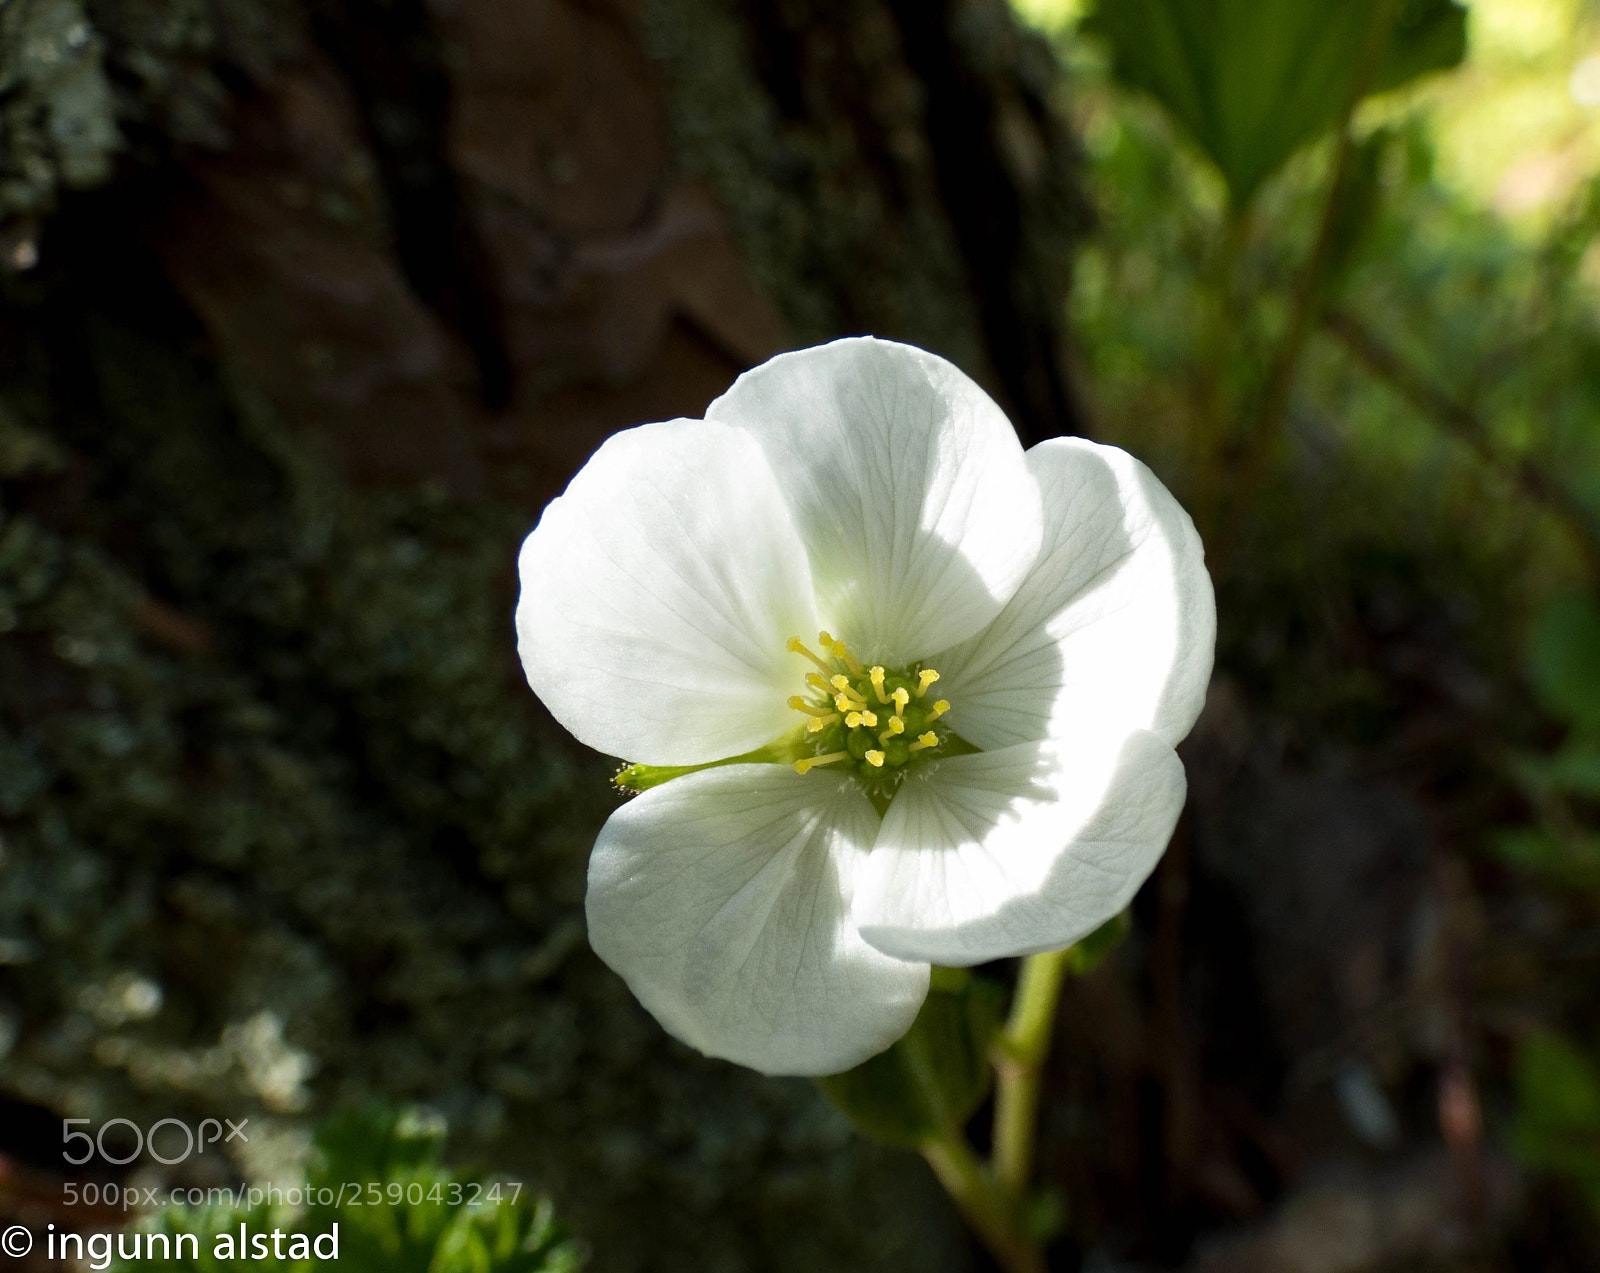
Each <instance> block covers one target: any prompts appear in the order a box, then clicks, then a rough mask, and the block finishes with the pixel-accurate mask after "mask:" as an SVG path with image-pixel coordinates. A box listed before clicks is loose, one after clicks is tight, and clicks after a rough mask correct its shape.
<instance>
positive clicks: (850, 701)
mask: <svg viewBox="0 0 1600 1273" xmlns="http://www.w3.org/2000/svg"><path fill="white" fill-rule="evenodd" d="M833 705H834V706H835V707H837V708H838V709H839V710H840V711H841V712H853V711H855V710H856V708H858V707H860V706H861V705H862V704H861V700H860V699H855V698H846V697H845V696H844V695H843V694H835V695H834V696H833Z"/></svg>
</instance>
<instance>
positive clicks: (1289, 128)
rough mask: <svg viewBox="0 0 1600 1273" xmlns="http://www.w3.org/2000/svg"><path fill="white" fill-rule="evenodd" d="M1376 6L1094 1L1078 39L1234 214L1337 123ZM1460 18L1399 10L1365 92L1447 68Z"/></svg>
mask: <svg viewBox="0 0 1600 1273" xmlns="http://www.w3.org/2000/svg"><path fill="white" fill-rule="evenodd" d="M1380 2H1382V0H1100V4H1099V7H1098V8H1097V9H1096V11H1095V12H1094V13H1093V14H1092V15H1091V16H1090V18H1089V20H1088V21H1087V22H1086V23H1085V24H1084V28H1083V29H1084V30H1085V31H1087V32H1090V33H1092V34H1094V35H1097V36H1099V37H1100V38H1102V39H1103V40H1105V41H1106V43H1107V44H1108V45H1109V46H1110V49H1111V59H1112V69H1113V72H1114V73H1115V75H1116V76H1117V78H1118V79H1120V80H1121V81H1122V82H1123V83H1124V84H1127V85H1129V86H1130V87H1133V88H1137V89H1142V90H1143V91H1145V92H1147V93H1149V94H1150V95H1151V96H1152V97H1154V98H1155V99H1156V100H1157V101H1159V102H1160V103H1161V104H1162V105H1163V106H1165V107H1166V108H1167V109H1168V110H1169V111H1171V112H1172V114H1173V115H1174V116H1176V117H1177V119H1178V121H1179V122H1180V123H1181V124H1182V125H1183V127H1184V128H1185V129H1186V130H1187V131H1188V132H1189V134H1190V135H1191V136H1192V137H1193V138H1194V140H1195V141H1196V143H1198V145H1199V147H1200V149H1201V150H1203V151H1204V152H1205V153H1206V155H1207V156H1209V157H1210V158H1211V160H1212V161H1213V162H1214V163H1215V164H1216V165H1217V167H1218V168H1219V169H1221V171H1222V176H1223V180H1224V181H1226V182H1227V185H1228V190H1229V192H1230V193H1231V195H1232V197H1233V201H1234V206H1235V207H1238V208H1242V207H1243V206H1244V205H1245V204H1246V203H1247V202H1249V199H1250V197H1251V195H1253V194H1254V193H1255V191H1256V189H1257V187H1259V186H1260V184H1261V183H1262V182H1263V181H1264V180H1266V178H1267V177H1269V176H1271V175H1272V174H1273V173H1274V172H1276V171H1277V170H1278V169H1279V168H1280V167H1281V166H1282V165H1283V164H1284V162H1285V161H1286V160H1287V159H1288V158H1289V156H1290V155H1292V154H1293V153H1294V152H1295V151H1296V150H1298V149H1299V148H1300V147H1301V146H1303V145H1305V144H1306V143H1307V142H1310V141H1313V140H1315V139H1316V138H1317V137H1319V136H1320V135H1321V134H1322V133H1323V132H1325V131H1326V130H1327V129H1328V128H1330V127H1332V126H1333V125H1334V124H1335V123H1336V122H1337V121H1338V119H1339V118H1340V116H1341V114H1342V113H1343V111H1344V108H1345V105H1346V103H1347V102H1348V100H1349V98H1350V95H1351V94H1352V92H1354V90H1355V81H1356V76H1357V74H1358V69H1359V63H1360V61H1361V56H1362V49H1363V45H1364V42H1365V39H1366V33H1367V26H1368V23H1369V21H1370V20H1371V18H1372V14H1373V10H1374V6H1375V5H1376V4H1378V3H1380ZM1465 52H1466V13H1465V11H1464V10H1463V9H1462V8H1461V7H1460V6H1459V5H1457V4H1456V3H1454V0H1405V2H1404V3H1402V4H1401V5H1400V8H1399V12H1398V14H1397V16H1396V18H1395V21H1394V26H1393V28H1392V32H1391V35H1390V38H1389V41H1388V46H1387V51H1386V55H1385V56H1384V58H1383V61H1382V62H1381V63H1380V65H1379V67H1378V69H1377V73H1376V74H1375V75H1374V76H1373V77H1372V79H1371V82H1370V85H1369V91H1371V92H1380V91H1383V90H1386V89H1390V88H1396V87H1398V86H1399V85H1401V84H1404V83H1406V82H1407V81H1408V80H1411V79H1414V78H1416V77H1417V76H1418V75H1422V74H1424V73H1426V72H1428V71H1436V70H1443V69H1446V68H1448V67H1452V66H1455V65H1457V64H1458V63H1459V62H1460V61H1461V59H1462V57H1463V56H1464V55H1465Z"/></svg>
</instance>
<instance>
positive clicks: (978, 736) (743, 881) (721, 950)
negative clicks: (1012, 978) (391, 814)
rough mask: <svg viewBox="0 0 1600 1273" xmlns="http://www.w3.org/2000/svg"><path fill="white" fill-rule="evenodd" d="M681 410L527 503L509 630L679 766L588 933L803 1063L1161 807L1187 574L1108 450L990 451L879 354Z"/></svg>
mask: <svg viewBox="0 0 1600 1273" xmlns="http://www.w3.org/2000/svg"><path fill="white" fill-rule="evenodd" d="M706 414H707V418H706V419H705V420H672V421H668V422H666V423H664V424H648V425H644V426H642V427H640V428H637V429H630V430H628V431H627V432H624V433H620V434H618V435H616V436H615V437H613V438H611V439H610V440H609V441H608V442H606V444H605V445H604V446H602V447H601V448H600V449H599V451H597V452H596V453H595V455H594V457H593V458H592V459H591V460H590V461H589V463H588V464H587V465H585V466H584V468H583V470H582V472H580V473H579V474H578V475H577V477H575V478H574V479H573V480H572V484H571V485H570V486H569V487H568V488H567V491H566V493H565V494H564V495H562V496H561V497H560V498H559V499H557V500H555V501H553V502H552V503H551V504H550V505H549V507H548V508H546V509H545V511H544V515H543V517H542V518H541V519H540V521H539V525H538V527H537V528H536V529H535V530H534V532H533V533H532V534H531V535H529V536H528V539H527V542H526V543H525V544H524V545H523V547H522V555H521V561H520V569H521V577H522V595H521V599H520V601H519V603H518V606H517V635H518V647H519V650H520V653H521V656H522V661H523V666H524V667H525V669H526V671H527V674H528V680H529V682H530V683H531V685H532V686H533V688H534V690H535V691H536V692H537V693H538V695H539V697H540V698H541V699H543V700H544V703H545V705H546V706H547V707H548V708H549V709H550V711H551V712H552V713H553V714H554V715H555V717H556V719H557V720H559V721H560V722H561V723H562V724H563V725H565V726H566V727H567V728H568V729H570V730H571V731H572V732H573V733H574V734H575V735H577V737H578V738H580V739H581V740H582V741H584V742H585V743H587V744H589V745H590V746H591V747H594V748H597V749H598V750H600V751H603V752H607V753H609V754H611V755H615V756H622V757H627V758H628V759H630V760H633V761H637V762H642V763H643V764H645V765H650V766H707V767H704V768H698V769H695V770H693V771H692V772H688V773H686V774H685V775H684V776H681V777H676V778H673V779H672V780H671V781H669V782H665V783H663V784H662V785H659V786H654V787H651V788H650V789H649V790H646V791H644V792H643V794H641V795H639V796H637V797H636V798H634V799H632V800H630V801H629V802H628V803H626V804H624V805H622V806H621V807H620V808H619V809H618V810H617V811H616V812H615V813H614V814H612V816H611V818H610V820H609V821H608V822H607V823H606V825H605V828H604V829H603V830H602V831H601V833H600V837H599V840H598V842H597V843H596V845H595V849H594V855H593V857H592V859H591V861H590V866H589V891H588V920H589V939H590V942H591V943H592V945H593V946H594V949H595V950H596V951H597V952H598V953H599V955H600V957H601V958H602V959H604V960H605V961H606V962H607V963H608V964H610V965H611V967H613V968H614V969H616V971H617V972H619V973H620V974H621V975H622V976H623V977H624V979H626V981H627V983H628V985H629V986H630V987H631V988H632V990H633V992H634V993H635V994H636V995H637V996H638V997H639V999H640V1001H641V1002H642V1003H643V1004H644V1005H645V1007H646V1008H648V1009H649V1010H650V1011H651V1012H652V1013H653V1014H654V1015H655V1017H656V1018H657V1020H659V1021H660V1022H661V1023H662V1025H664V1026H665V1027H666V1028H667V1029H668V1030H669V1031H671V1032H672V1033H673V1034H675V1035H676V1036H677V1037H678V1038H680V1039H682V1040H683V1041H685V1042H686V1043H689V1044H690V1045H692V1046H693V1047H696V1048H698V1049H700V1050H701V1051H702V1052H705V1053H708V1054H710V1055H713V1056H720V1057H726V1058H728V1059H730V1060H733V1061H737V1062H739V1063H740V1064H743V1065H747V1066H751V1067H753V1068H755V1069H758V1070H762V1071H765V1072H767V1073H774V1074H829V1073H835V1072H838V1071H841V1070H845V1069H848V1068H849V1067H850V1066H852V1065H855V1064H857V1063H859V1062H860V1061H862V1060H864V1059H866V1058H867V1057H869V1056H871V1055H873V1054H874V1053H876V1052H879V1051H881V1050H882V1049H883V1048H885V1047H887V1046H888V1045H889V1044H890V1043H892V1042H893V1041H894V1040H895V1039H897V1038H898V1037H899V1036H900V1035H901V1034H903V1033H904V1032H905V1030H906V1029H907V1028H909V1026H910V1025H911V1022H912V1020H913V1019H914V1018H915V1016H916V1013H917V1009H918V1007H919V1006H920V1005H921V1003H922V1000H923V997H924V995H925V994H926V991H927V986H928V975H929V964H930V963H939V964H948V965H966V964H975V963H979V962H982V961H985V960H990V959H996V958H999V957H1002V956H1007V955H1018V954H1027V953H1032V952H1036V951H1042V950H1052V949H1059V948H1061V947H1064V946H1066V945H1068V944H1070V943H1071V942H1073V941H1075V940H1077V939H1078V938H1080V937H1082V936H1084V935H1085V934H1086V933H1088V932H1090V931H1091V930H1093V929H1094V928H1095V927H1097V926H1098V925H1099V924H1101V923H1102V922H1104V921H1105V920H1106V919H1108V918H1110V917H1111V916H1112V915H1114V914H1116V913H1117V912H1118V911H1119V910H1120V909H1121V908H1122V907H1123V906H1125V905H1126V904H1127V903H1128V901H1129V900H1130V898H1131V897H1132V896H1133V893H1134V891H1135V890H1136V889H1137V888H1138V886H1139V885H1140V883H1141V882H1143V880H1144V879H1145V878H1146V876H1148V875H1149V873H1150V871H1151V870H1152V869H1153V867H1154V866H1155V863H1156V861H1157V859H1158V858H1159V857H1160V855H1161V852H1162V850H1163V848H1164V847H1165V845H1166V842H1167V839H1168V837H1169V836H1170V834H1171V832H1172V827H1173V823H1174V822H1175V820H1176V818H1177V816H1178V813H1179V810H1180V808H1181V807H1182V804H1183V798H1184V776H1183V768H1182V765H1181V764H1180V762H1179V761H1178V758H1177V756H1176V754H1175V753H1174V752H1173V746H1174V744H1176V743H1177V742H1178V741H1179V740H1180V739H1181V738H1182V737H1183V736H1184V735H1185V734H1186V733H1187V732H1188V730H1189V728H1190V726H1191V725H1192V724H1193V723H1194V719H1195V717H1196V716H1197V715H1198V713H1199V711H1200V707H1201V704H1202V703H1203V701H1204V698H1205V691H1206V683H1207V680H1208V679H1209V676H1210V672H1211V656H1212V645H1213V638H1214V633H1215V613H1214V609H1213V602H1212V594H1211V582H1210V579H1209V577H1208V576H1207V574H1206V571H1205V566H1204V564H1203V560H1202V553H1201V547H1200V541H1199V537H1198V536H1197V535H1196V534H1195V530H1194V527H1193V525H1192V524H1191V523H1190V521H1189V518H1188V516H1187V515H1186V514H1185V513H1184V511H1183V510H1182V509H1181V508H1180V507H1179V506H1178V504H1177V503H1176V501H1174V500H1173V498H1172V496H1171V495H1169V494H1168V493H1167V491H1166V489H1165V488H1164V487H1163V486H1162V485H1161V483H1160V482H1158V481H1157V480H1156V478H1155V477H1154V476H1153V475H1152V474H1151V473H1150V471H1149V470H1148V469H1146V468H1145V467H1144V466H1143V465H1142V464H1140V463H1139V462H1138V461H1137V460H1135V459H1133V458H1132V457H1130V456H1128V455H1127V454H1125V453H1123V452H1122V451H1118V450H1116V449H1114V448H1111V447H1105V446H1097V445H1095V444H1094V443H1091V442H1086V441H1082V440H1080V439H1076V438H1060V439H1052V440H1051V441H1048V442H1043V443H1040V444H1039V445H1038V446H1036V447H1034V448H1033V449H1032V450H1030V451H1028V452H1027V453H1026V454H1024V453H1023V451H1022V448H1021V447H1020V446H1019V445H1018V443H1017V440H1016V435H1015V433H1014V432H1013V431H1012V428H1011V426H1010V424H1009V423H1008V422H1007V421H1006V418H1005V416H1004V415H1003V414H1002V413H1001V412H1000V409H999V408H998V407H996V406H995V404H994V403H993V402H992V401H991V400H990V399H989V397H988V396H987V395H986V394H985V393H984V392H983V391H982V390H981V389H979V388H978V386H977V385H975V384H974V383H973V382H972V381H971V380H969V379H968V378H967V377H966V376H965V375H963V374H962V373H961V372H960V371H958V370H957V369H956V368H955V367H954V366H952V365H951V364H950V363H948V362H945V361H944V360H943V359H940V358H937V357H935V356H933V355H932V354H928V353H924V352H922V351H921V350H918V349H913V348H910V347H909V346H905V345H897V344H891V343H888V342H885V341H880V340H873V339H870V338H863V339H851V340H840V341H836V342H834V343H833V344H829V345H823V346H820V347H818V348H815V349H807V350H802V351H800V352H798V353H791V354H784V355H782V356H780V357H778V358H774V359H773V360H772V361H770V362H768V363H766V364H764V365H763V366H760V367H757V368H756V369H755V370H753V371H750V372H747V373H746V374H745V375H743V376H741V377H740V378H739V380H738V381H737V382H736V383H735V384H734V385H733V387H732V388H731V389H730V390H729V391H728V392H727V393H726V394H724V395H723V396H722V397H721V398H719V399H717V401H715V402H714V403H712V404H711V407H710V408H709V410H708V411H707V413H706ZM819 630H820V631H821V632H822V636H821V637H820V638H818V640H816V641H812V639H811V638H812V635H813V634H816V633H818V632H819ZM797 636H798V637H803V638H804V640H796V639H795V638H796V637H797ZM935 673H936V674H937V676H936V677H935ZM808 674H809V678H808ZM751 753H756V754H755V755H751ZM730 758H736V759H733V761H732V763H726V762H729V761H730ZM713 762H724V763H713Z"/></svg>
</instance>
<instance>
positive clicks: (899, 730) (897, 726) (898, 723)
mask: <svg viewBox="0 0 1600 1273" xmlns="http://www.w3.org/2000/svg"><path fill="white" fill-rule="evenodd" d="M905 732H906V723H905V721H903V720H901V719H900V718H899V717H898V716H891V717H890V718H889V728H888V729H886V730H884V731H883V733H881V734H879V735H878V741H879V742H880V743H886V742H888V741H889V740H890V739H891V738H893V737H894V736H895V735H896V734H903V733H905Z"/></svg>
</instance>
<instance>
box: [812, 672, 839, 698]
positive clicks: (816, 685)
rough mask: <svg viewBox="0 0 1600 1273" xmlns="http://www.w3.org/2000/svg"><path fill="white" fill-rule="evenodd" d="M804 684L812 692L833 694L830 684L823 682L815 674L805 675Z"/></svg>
mask: <svg viewBox="0 0 1600 1273" xmlns="http://www.w3.org/2000/svg"><path fill="white" fill-rule="evenodd" d="M806 684H807V685H809V686H810V687H811V688H812V689H814V690H821V691H822V692H823V693H824V694H831V693H833V684H832V682H830V681H825V680H823V679H822V677H820V676H818V675H817V674H816V673H815V672H807V673H806Z"/></svg>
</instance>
